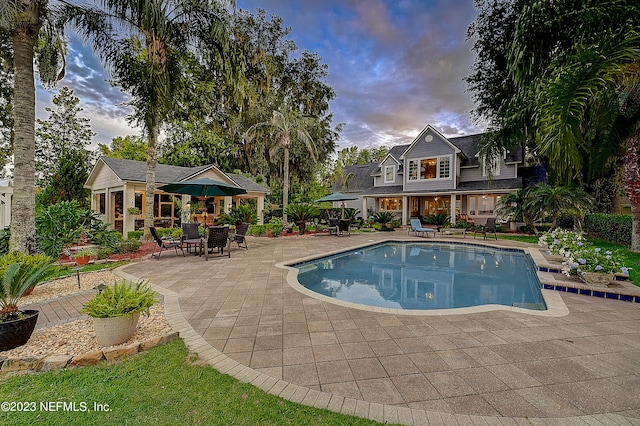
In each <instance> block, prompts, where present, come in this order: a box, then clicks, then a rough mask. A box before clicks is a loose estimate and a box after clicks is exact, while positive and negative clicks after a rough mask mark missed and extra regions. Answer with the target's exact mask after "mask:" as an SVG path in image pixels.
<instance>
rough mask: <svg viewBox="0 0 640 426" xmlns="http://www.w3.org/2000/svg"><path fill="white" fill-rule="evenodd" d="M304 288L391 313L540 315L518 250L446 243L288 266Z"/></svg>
mask: <svg viewBox="0 0 640 426" xmlns="http://www.w3.org/2000/svg"><path fill="white" fill-rule="evenodd" d="M292 266H294V267H296V268H298V270H299V272H298V281H299V282H300V284H302V285H303V286H304V287H306V288H308V289H310V290H312V291H314V292H317V293H320V294H323V295H325V296H329V297H333V298H336V299H339V300H343V301H347V302H352V303H358V304H363V305H369V306H378V307H384V308H395V309H421V310H425V309H428V310H431V309H448V308H464V307H469V306H478V305H487V304H499V305H506V306H517V307H522V308H527V309H535V310H545V309H546V305H545V303H544V299H543V297H542V293H541V291H540V289H541V288H542V285H541V284H540V281H539V280H538V276H537V274H536V269H535V266H534V264H533V260H531V258H530V257H529V255H528V254H526V253H524V252H522V251H519V250H508V249H495V248H491V247H486V246H479V245H464V244H447V243H399V242H398V243H396V242H394V243H384V244H377V245H373V246H370V247H366V248H361V249H358V250H354V251H350V252H345V253H340V254H337V255H333V256H328V257H324V258H321V259H316V260H313V261H310V262H304V263H300V264H296V265H292Z"/></svg>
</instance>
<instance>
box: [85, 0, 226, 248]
mask: <svg viewBox="0 0 640 426" xmlns="http://www.w3.org/2000/svg"><path fill="white" fill-rule="evenodd" d="M225 19H226V13H225V11H224V9H223V8H222V7H221V2H218V1H215V0H183V1H179V0H143V1H137V2H131V1H126V0H96V5H95V7H94V8H87V9H84V10H82V11H80V12H78V13H76V14H75V15H74V16H73V18H72V22H73V23H74V24H75V25H76V26H77V27H78V28H79V29H80V34H81V36H82V37H83V38H84V39H90V40H91V41H92V43H93V45H94V47H95V49H96V51H97V52H98V53H99V54H100V56H101V58H102V59H103V61H104V62H105V64H106V65H107V66H108V67H109V68H110V70H111V74H112V76H113V81H114V83H115V84H117V85H119V86H120V87H122V88H123V89H124V90H126V91H128V92H129V93H130V94H131V96H132V100H131V102H130V103H131V105H132V106H133V107H134V114H133V117H132V118H133V120H134V121H136V122H138V123H139V124H141V125H142V126H143V127H144V129H145V131H146V136H147V138H148V143H147V173H146V199H145V204H146V214H145V218H144V224H145V237H146V238H147V239H149V238H150V233H149V228H150V227H152V226H153V223H154V217H153V212H154V209H153V203H154V192H155V189H156V179H155V171H156V165H157V145H158V137H159V134H160V128H161V125H162V124H163V123H164V122H165V121H166V119H167V117H168V116H169V113H170V111H172V110H174V109H178V108H179V106H178V105H177V101H179V100H180V99H181V98H182V97H183V96H180V93H181V90H182V89H183V86H182V82H183V80H182V75H183V72H182V70H181V61H182V60H183V58H184V56H185V55H187V54H188V53H189V52H191V53H193V54H197V57H198V58H200V59H201V60H202V61H203V62H206V63H207V64H210V65H211V66H212V67H213V66H214V65H215V66H217V67H218V68H217V75H218V76H221V75H225V72H227V71H229V69H230V68H229V67H227V66H226V65H228V62H225V61H222V60H220V54H221V53H222V52H224V51H225V50H226V46H227V45H228V43H227V34H226V32H225ZM227 75H228V74H227Z"/></svg>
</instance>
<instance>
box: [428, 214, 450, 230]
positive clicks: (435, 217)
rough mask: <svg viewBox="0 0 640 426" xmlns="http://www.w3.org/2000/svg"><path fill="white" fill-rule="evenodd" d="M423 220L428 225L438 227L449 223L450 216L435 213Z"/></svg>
mask: <svg viewBox="0 0 640 426" xmlns="http://www.w3.org/2000/svg"><path fill="white" fill-rule="evenodd" d="M424 222H425V223H427V224H429V225H436V226H437V227H439V228H441V227H443V226H445V225H447V224H448V223H451V221H450V216H449V215H448V214H446V213H436V214H432V215H431V216H427V217H426V218H425V219H424Z"/></svg>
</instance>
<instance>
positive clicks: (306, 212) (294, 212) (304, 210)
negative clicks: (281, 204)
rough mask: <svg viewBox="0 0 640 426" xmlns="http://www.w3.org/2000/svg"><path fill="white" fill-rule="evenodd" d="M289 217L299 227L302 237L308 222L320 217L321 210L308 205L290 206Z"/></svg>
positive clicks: (288, 208) (288, 207)
mask: <svg viewBox="0 0 640 426" xmlns="http://www.w3.org/2000/svg"><path fill="white" fill-rule="evenodd" d="M287 215H288V216H289V217H291V219H292V220H293V221H294V222H296V224H297V225H298V229H299V230H300V235H304V231H305V229H306V227H307V222H308V221H309V220H311V219H313V218H314V217H317V216H318V215H320V209H319V208H318V207H316V206H314V205H313V204H308V203H300V204H289V206H287Z"/></svg>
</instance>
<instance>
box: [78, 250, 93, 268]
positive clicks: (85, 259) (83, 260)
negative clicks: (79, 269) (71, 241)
mask: <svg viewBox="0 0 640 426" xmlns="http://www.w3.org/2000/svg"><path fill="white" fill-rule="evenodd" d="M97 255H98V252H97V251H96V250H94V249H89V248H83V249H80V250H76V251H75V252H74V253H73V259H74V260H75V262H76V265H78V266H81V265H86V264H87V263H89V260H91V256H97Z"/></svg>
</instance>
